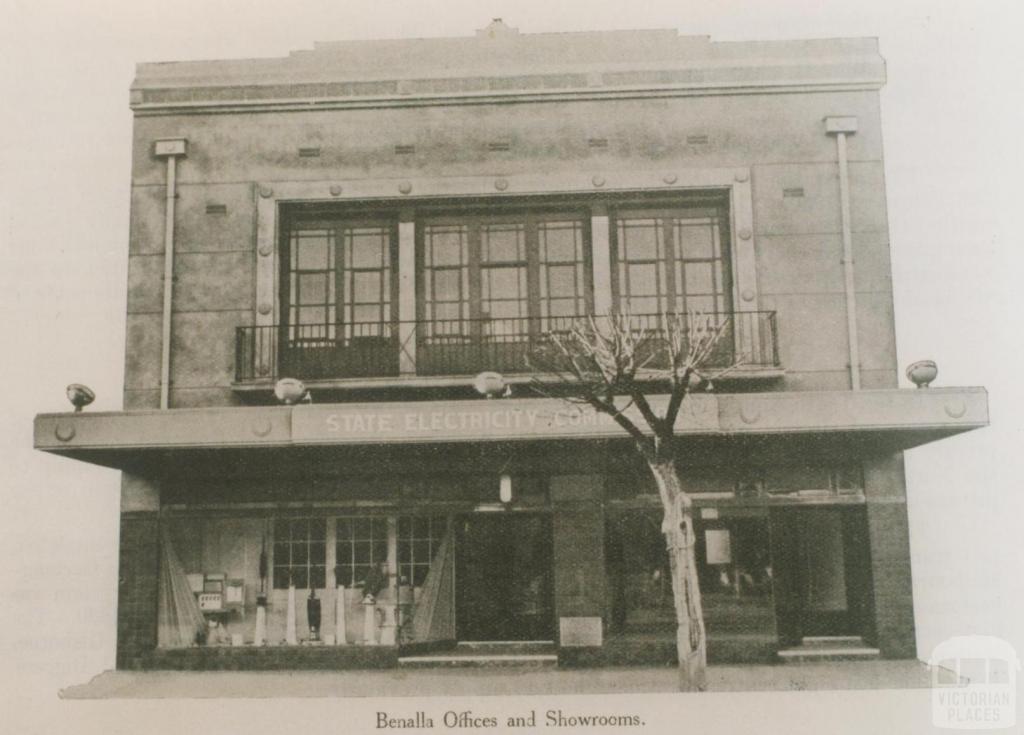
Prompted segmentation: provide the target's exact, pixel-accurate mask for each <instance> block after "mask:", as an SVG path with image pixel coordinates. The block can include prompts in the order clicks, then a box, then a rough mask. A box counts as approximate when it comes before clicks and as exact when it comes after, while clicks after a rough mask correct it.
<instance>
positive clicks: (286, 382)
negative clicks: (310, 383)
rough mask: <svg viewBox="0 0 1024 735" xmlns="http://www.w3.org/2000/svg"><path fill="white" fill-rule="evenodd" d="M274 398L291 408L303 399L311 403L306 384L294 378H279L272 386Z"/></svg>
mask: <svg viewBox="0 0 1024 735" xmlns="http://www.w3.org/2000/svg"><path fill="white" fill-rule="evenodd" d="M274 397H275V398H277V400H278V401H279V402H280V403H283V404H284V405H286V406H293V405H295V404H296V403H298V402H299V401H301V400H303V399H305V400H306V401H307V402H309V403H311V402H312V401H311V400H310V398H309V391H308V390H307V389H306V384H305V383H303V382H302V381H301V380H297V379H295V378H281V379H280V380H279V381H277V383H275V384H274Z"/></svg>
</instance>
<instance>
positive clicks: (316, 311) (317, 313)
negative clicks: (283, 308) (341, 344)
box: [299, 306, 327, 337]
mask: <svg viewBox="0 0 1024 735" xmlns="http://www.w3.org/2000/svg"><path fill="white" fill-rule="evenodd" d="M326 322H327V310H326V309H325V308H324V307H322V306H303V307H301V308H300V309H299V324H324V323H326ZM302 336H303V337H306V336H317V335H312V334H308V335H307V334H303V335H302Z"/></svg>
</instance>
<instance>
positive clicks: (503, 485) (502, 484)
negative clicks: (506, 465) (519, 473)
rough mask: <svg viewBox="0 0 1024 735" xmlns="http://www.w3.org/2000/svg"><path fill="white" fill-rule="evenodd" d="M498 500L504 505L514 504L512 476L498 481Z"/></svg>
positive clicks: (504, 476)
mask: <svg viewBox="0 0 1024 735" xmlns="http://www.w3.org/2000/svg"><path fill="white" fill-rule="evenodd" d="M498 498H500V499H501V502H503V503H511V502H512V475H502V476H501V479H500V480H499V481H498Z"/></svg>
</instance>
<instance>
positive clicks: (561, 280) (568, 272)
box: [548, 265, 576, 296]
mask: <svg viewBox="0 0 1024 735" xmlns="http://www.w3.org/2000/svg"><path fill="white" fill-rule="evenodd" d="M548 284H549V286H548V287H549V289H550V290H549V293H550V295H551V296H575V295H576V268H575V267H574V266H571V265H560V266H552V267H550V268H548Z"/></svg>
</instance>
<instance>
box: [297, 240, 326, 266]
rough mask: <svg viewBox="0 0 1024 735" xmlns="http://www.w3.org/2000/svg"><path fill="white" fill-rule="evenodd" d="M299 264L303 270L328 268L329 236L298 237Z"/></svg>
mask: <svg viewBox="0 0 1024 735" xmlns="http://www.w3.org/2000/svg"><path fill="white" fill-rule="evenodd" d="M297 245H298V254H299V258H298V266H299V270H301V271H316V270H327V268H328V265H327V250H328V248H327V237H326V234H325V235H324V236H322V237H300V238H298V243H297Z"/></svg>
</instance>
